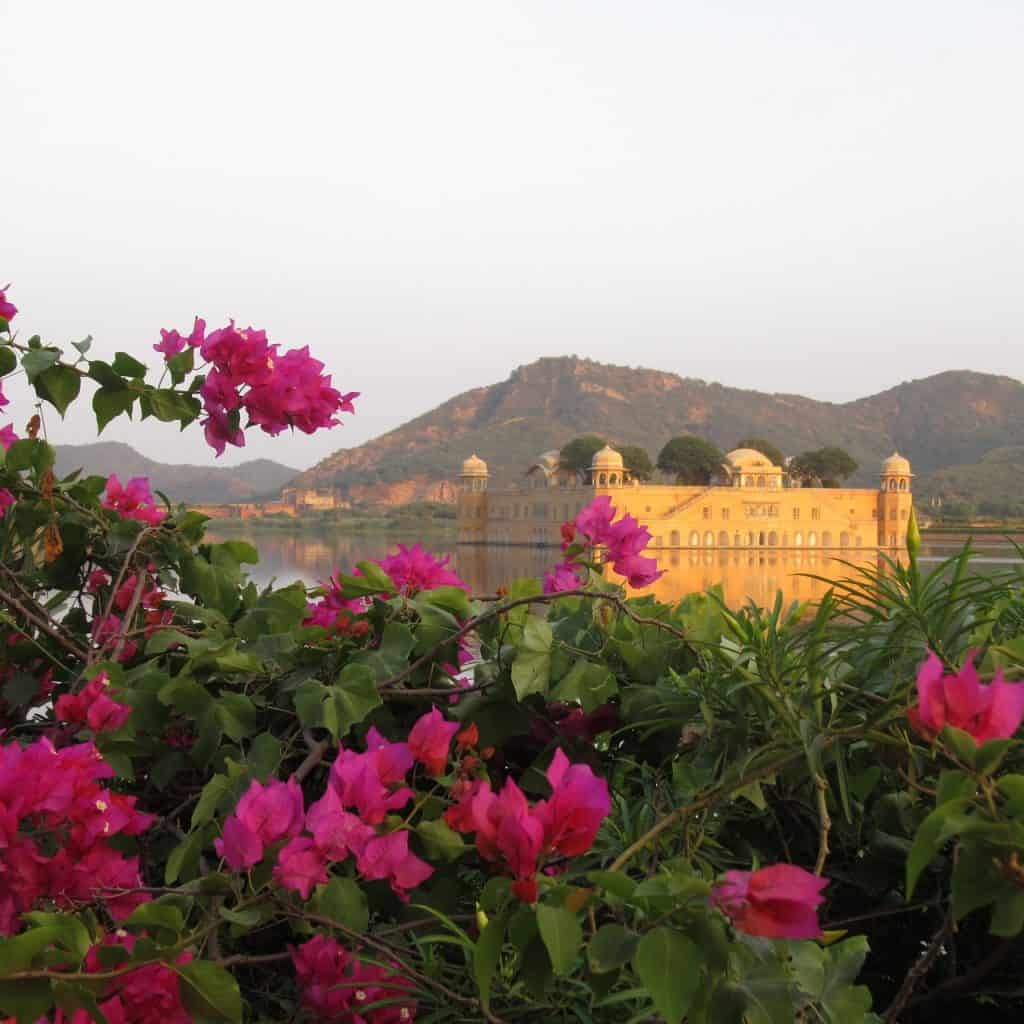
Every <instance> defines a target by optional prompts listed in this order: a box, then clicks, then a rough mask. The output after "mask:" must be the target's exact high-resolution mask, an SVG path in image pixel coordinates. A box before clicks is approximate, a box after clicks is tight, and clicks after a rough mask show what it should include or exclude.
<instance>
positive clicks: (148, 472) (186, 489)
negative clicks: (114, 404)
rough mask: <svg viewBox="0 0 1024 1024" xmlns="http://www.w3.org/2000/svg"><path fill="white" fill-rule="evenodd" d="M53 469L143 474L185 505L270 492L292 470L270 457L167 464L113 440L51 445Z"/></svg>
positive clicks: (288, 477) (292, 473) (276, 490)
mask: <svg viewBox="0 0 1024 1024" xmlns="http://www.w3.org/2000/svg"><path fill="white" fill-rule="evenodd" d="M55 469H56V472H57V474H58V475H59V476H64V475H66V474H67V473H70V472H72V471H73V470H75V469H83V470H85V472H86V473H98V474H101V475H103V476H107V475H109V474H110V473H117V475H118V476H119V477H120V478H121V479H122V480H128V479H130V478H131V477H133V476H147V477H149V482H150V486H151V487H153V489H154V490H159V491H163V492H164V493H165V494H166V495H167V496H168V497H169V498H170V499H171V500H172V501H184V502H186V503H187V504H190V505H205V504H224V503H230V502H239V501H252V500H254V499H258V498H264V497H271V496H276V495H277V494H278V493H279V492H280V490H281V488H282V487H283V486H284V485H285V484H286V483H288V481H289V480H291V479H293V478H294V477H295V475H296V473H297V472H298V470H296V469H292V468H291V467H290V466H282V465H281V464H280V463H279V462H272V461H271V460H270V459H253V460H252V461H250V462H243V463H241V465H238V466H224V467H221V466H190V465H169V464H167V463H163V462H157V461H156V460H155V459H149V458H146V456H145V455H140V454H139V453H138V452H137V451H136V450H135V449H134V448H132V447H131V446H129V445H127V444H122V443H120V442H119V441H99V442H97V443H95V444H62V445H58V446H57V464H56V467H55Z"/></svg>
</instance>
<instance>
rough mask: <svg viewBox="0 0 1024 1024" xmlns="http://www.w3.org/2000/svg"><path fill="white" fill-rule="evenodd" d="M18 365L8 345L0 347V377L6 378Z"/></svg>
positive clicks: (16, 358)
mask: <svg viewBox="0 0 1024 1024" xmlns="http://www.w3.org/2000/svg"><path fill="white" fill-rule="evenodd" d="M17 365H18V357H17V356H16V355H15V354H14V349H12V348H11V347H10V345H0V377H4V376H6V375H7V374H8V373H10V372H11V370H13V369H14V368H15V367H16V366H17Z"/></svg>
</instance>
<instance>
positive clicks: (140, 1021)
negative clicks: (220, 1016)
mask: <svg viewBox="0 0 1024 1024" xmlns="http://www.w3.org/2000/svg"><path fill="white" fill-rule="evenodd" d="M137 941H138V940H137V938H136V936H134V935H131V934H130V933H128V932H126V931H124V930H123V929H119V930H118V931H117V932H115V933H113V934H109V935H106V936H104V938H103V941H102V942H101V943H99V945H96V946H93V947H92V949H90V950H89V952H88V953H87V954H86V955H85V961H84V963H83V969H84V971H85V973H86V974H99V973H102V972H104V971H107V970H109V969H110V968H109V961H108V962H107V963H106V964H105V963H104V961H103V958H102V957H103V954H101V953H100V950H101V949H104V948H105V947H110V946H115V947H119V948H121V949H124V950H125V952H126V953H127V954H130V953H131V951H132V950H133V949H134V948H135V943H136V942H137ZM191 960H192V954H191V953H187V952H186V953H182V954H181V955H180V956H179V957H178V958H177V960H176V961H175V963H178V964H187V963H189V962H190V961H191ZM104 988H105V991H106V994H105V995H99V996H98V999H97V1004H98V1006H99V1008H100V1010H101V1011H102V1013H103V1016H104V1017H106V1019H107V1022H108V1024H192V1015H191V1014H190V1013H189V1012H188V1011H187V1010H186V1009H185V1007H184V1005H183V1004H182V1001H181V986H180V981H179V979H178V975H177V973H175V971H174V970H172V969H171V968H170V967H167V966H165V965H164V964H159V963H152V964H145V965H143V966H142V967H139V968H137V969H136V970H134V971H126V972H125V973H124V974H120V975H118V976H117V977H116V978H112V979H111V980H110V981H109V982H107V984H106V985H105V986H104ZM92 1020H93V1018H92V1017H91V1016H90V1015H89V1013H88V1012H87V1011H86V1010H74V1011H72V1012H71V1013H70V1014H67V1013H65V1012H64V1011H63V1010H57V1012H56V1015H55V1017H54V1024H92ZM37 1024H46V1019H45V1018H44V1019H43V1020H41V1021H38V1022H37Z"/></svg>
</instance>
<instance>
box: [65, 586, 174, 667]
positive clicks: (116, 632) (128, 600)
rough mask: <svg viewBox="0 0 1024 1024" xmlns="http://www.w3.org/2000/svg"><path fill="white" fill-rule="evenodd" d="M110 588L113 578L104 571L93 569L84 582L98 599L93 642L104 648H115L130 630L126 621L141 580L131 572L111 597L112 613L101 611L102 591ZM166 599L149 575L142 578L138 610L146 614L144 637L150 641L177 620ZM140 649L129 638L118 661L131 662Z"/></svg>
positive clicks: (87, 591) (123, 644) (125, 640)
mask: <svg viewBox="0 0 1024 1024" xmlns="http://www.w3.org/2000/svg"><path fill="white" fill-rule="evenodd" d="M109 585H110V576H109V575H107V573H106V572H105V571H104V570H103V569H93V571H92V572H91V573H89V577H88V579H87V580H86V582H85V590H86V593H89V594H92V595H94V596H95V597H96V615H95V617H94V618H93V620H92V626H91V633H92V638H93V640H94V641H95V643H96V644H97V645H99V647H100V648H101V649H102V648H104V647H109V646H116V645H117V642H118V640H119V638H121V637H122V635H123V634H124V632H125V630H126V629H128V628H129V627H130V625H131V624H130V623H126V622H125V621H124V615H125V614H126V613H127V612H129V611H131V610H132V605H133V604H134V603H135V592H136V590H137V589H139V577H138V574H137V573H132V574H131V575H130V576H128V577H127V578H126V579H125V580H124V581H123V582H122V583H121V584H120V586H119V587H118V588H117V590H116V591H115V592H114V593H113V594H112V595H111V599H110V605H111V609H112V610H111V611H109V612H106V613H105V612H104V611H103V610H101V602H100V597H101V596H102V591H103V589H104V588H105V587H107V586H109ZM166 596H167V595H166V594H165V593H164V592H163V591H162V590H161V589H160V588H159V587H158V586H157V585H156V583H155V582H154V581H153V579H152V578H151V577H150V576H149V575H148V574H147V575H146V576H145V577H144V578H143V581H142V586H141V590H139V597H138V603H137V605H136V607H137V608H141V609H142V611H143V612H144V617H143V618H144V626H143V634H144V636H146V637H147V638H148V637H150V636H152V635H153V633H155V632H156V631H157V630H158V629H160V628H161V627H162V626H167V625H169V624H170V623H171V622H173V621H174V611H173V610H172V609H171V608H167V607H165V606H164V601H165V598H166ZM103 608H105V605H103ZM118 613H120V614H118ZM132 618H134V615H133V616H132ZM138 649H139V645H138V644H137V643H136V642H135V640H133V639H131V638H130V637H127V638H125V639H124V642H123V643H122V644H121V648H120V653H119V654H118V655H117V657H118V660H119V661H130V660H131V659H132V658H133V657H135V655H136V653H137V652H138Z"/></svg>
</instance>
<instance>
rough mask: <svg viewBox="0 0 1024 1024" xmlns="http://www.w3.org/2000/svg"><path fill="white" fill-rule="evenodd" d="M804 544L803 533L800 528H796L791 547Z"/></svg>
mask: <svg viewBox="0 0 1024 1024" xmlns="http://www.w3.org/2000/svg"><path fill="white" fill-rule="evenodd" d="M803 546H804V535H803V531H802V530H797V531H796V533H794V534H793V547H795V548H802V547H803Z"/></svg>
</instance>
